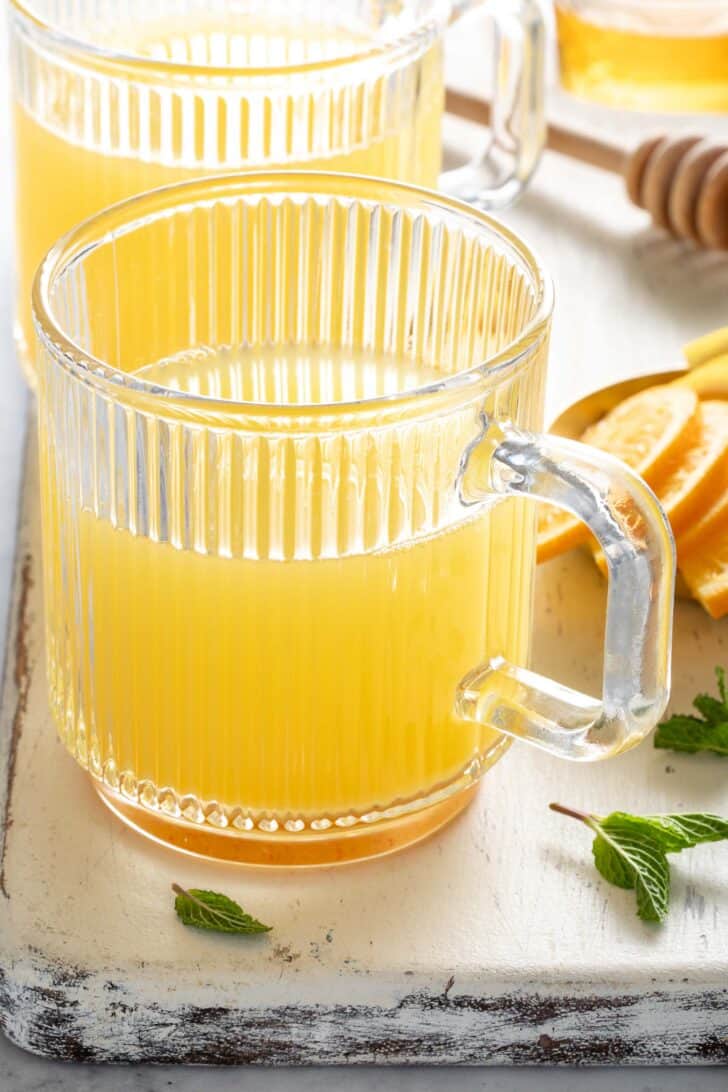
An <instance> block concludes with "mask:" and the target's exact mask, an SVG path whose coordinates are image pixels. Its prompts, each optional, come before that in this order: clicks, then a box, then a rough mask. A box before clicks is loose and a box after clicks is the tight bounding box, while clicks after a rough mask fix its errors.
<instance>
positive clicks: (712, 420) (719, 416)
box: [654, 402, 728, 537]
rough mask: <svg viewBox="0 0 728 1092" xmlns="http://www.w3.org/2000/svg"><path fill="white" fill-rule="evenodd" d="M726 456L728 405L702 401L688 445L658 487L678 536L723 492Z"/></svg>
mask: <svg viewBox="0 0 728 1092" xmlns="http://www.w3.org/2000/svg"><path fill="white" fill-rule="evenodd" d="M726 457H728V402H701V404H700V406H699V407H698V412H697V414H696V417H695V421H694V422H693V424H692V425H691V426H690V438H689V440H688V442H687V444H686V446H685V447H681V448H680V449H679V450H678V451H676V452H675V453H674V454H673V456H672V458H671V459H670V460H669V465H668V466H667V469H666V470H664V471H663V474H662V475H661V476H660V478H659V480H658V481H657V482H656V483H655V486H654V489H655V492H656V493H657V496H658V498H659V500H660V502H661V503H662V507H663V508H664V509H665V512H666V513H667V517H668V519H669V520H670V526H671V527H672V531H673V534H674V535H675V536H676V537H677V536H678V535H679V534H680V532H681V531H682V530H683V529H685V528H687V527H688V526H689V525H690V522H691V521H692V520H693V519H694V518H695V517H697V516H699V515H700V513H701V512H705V510H706V509H707V508H710V507H711V506H712V504H713V503H714V501H715V500H716V498H717V497H718V495H719V494H720V493H722V492H723V487H724V483H725V460H726Z"/></svg>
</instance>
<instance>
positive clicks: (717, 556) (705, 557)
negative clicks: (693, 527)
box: [680, 530, 728, 618]
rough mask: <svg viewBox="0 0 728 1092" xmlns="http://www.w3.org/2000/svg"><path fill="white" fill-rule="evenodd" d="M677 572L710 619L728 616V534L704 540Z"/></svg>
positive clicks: (681, 563) (716, 535) (682, 561)
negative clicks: (680, 574)
mask: <svg viewBox="0 0 728 1092" xmlns="http://www.w3.org/2000/svg"><path fill="white" fill-rule="evenodd" d="M680 572H681V573H682V575H683V578H684V580H685V583H686V584H687V586H688V587H689V588H690V591H691V593H692V595H694V596H695V598H696V599H698V600H699V601H700V602H701V603H702V605H703V606H704V607H705V609H706V610H707V612H708V614H709V615H710V616H711V618H722V617H723V615H724V614H728V535H726V534H725V532H724V531H723V530H719V531H718V532H717V533H715V534H713V535H711V536H710V538H707V539H704V540H703V541H702V542H701V544H700V547H699V548H698V549H696V550H694V551H693V552H692V553H691V554H689V555H688V556H687V557H685V558H683V559H682V560H681V562H680Z"/></svg>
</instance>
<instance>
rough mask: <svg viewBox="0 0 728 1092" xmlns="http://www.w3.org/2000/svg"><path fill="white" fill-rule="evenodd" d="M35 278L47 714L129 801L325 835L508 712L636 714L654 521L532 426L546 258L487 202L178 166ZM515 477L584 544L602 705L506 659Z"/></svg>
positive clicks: (566, 748)
mask: <svg viewBox="0 0 728 1092" xmlns="http://www.w3.org/2000/svg"><path fill="white" fill-rule="evenodd" d="M33 305H34V311H35V320H36V331H37V336H38V342H39V345H38V376H37V380H38V412H39V436H40V476H41V491H42V513H43V543H44V585H45V602H46V626H47V656H48V673H49V682H50V697H51V708H52V710H53V714H54V717H55V720H56V724H57V726H58V730H59V733H60V735H61V736H62V738H63V740H64V742H65V744H66V746H67V747H68V749H69V750H70V752H71V753H72V754H73V755H74V756H75V757H76V759H77V760H78V761H79V762H80V763H81V764H82V765H83V766H84V767H86V768H87V769H88V771H89V772H90V774H91V775H92V777H93V779H94V783H95V785H96V788H97V789H98V791H99V793H100V794H101V796H102V797H103V798H104V800H105V801H106V802H107V803H108V804H109V805H110V806H111V808H112V809H113V810H114V811H115V812H117V813H118V814H119V815H120V816H122V817H123V818H124V819H125V820H126V821H127V822H129V823H130V824H131V825H133V826H135V827H136V828H138V829H139V830H141V831H144V832H145V833H147V834H150V835H152V836H153V837H156V838H158V839H160V840H161V841H163V842H166V843H168V844H170V845H174V846H177V847H180V848H183V849H186V850H189V851H192V852H198V853H202V854H206V855H210V856H216V857H221V858H226V859H232V860H241V861H251V862H256V863H267V864H311V863H319V862H332V861H342V860H350V859H354V858H357V857H364V856H369V855H372V854H376V853H383V852H387V851H389V850H392V849H394V848H397V847H398V846H401V845H406V844H407V843H409V842H412V841H415V840H417V839H419V838H421V837H423V836H424V835H425V834H427V833H428V832H430V831H431V830H434V829H436V828H437V827H438V826H440V825H441V824H442V823H443V822H445V821H446V820H447V819H449V818H450V817H451V816H453V815H454V814H456V813H457V812H458V811H460V809H461V808H462V807H464V806H465V804H466V803H467V802H468V801H469V800H470V799H471V798H472V795H473V792H474V791H475V787H476V785H477V782H478V780H479V779H480V777H481V776H482V774H483V772H484V771H485V770H486V769H487V768H488V767H489V766H490V765H491V764H492V763H493V762H494V761H495V760H496V759H497V758H499V757H500V756H501V755H502V754H503V753H504V750H505V749H506V744H507V742H508V737H509V736H516V737H519V738H525V739H529V740H531V741H532V742H534V743H536V744H537V745H538V746H540V747H542V748H544V749H546V750H548V751H551V752H553V753H556V754H559V755H561V756H563V757H566V758H571V759H574V760H588V759H594V758H603V757H606V756H609V755H611V754H616V753H619V752H620V751H623V750H625V749H627V748H628V747H630V746H632V745H634V744H635V743H636V742H637V741H639V740H640V739H641V738H642V737H643V736H644V735H645V734H646V733H647V731H649V729H650V728H651V726H652V725H653V724H654V722H655V721H656V719H657V718H658V717H659V715H660V713H661V711H662V709H663V707H664V704H665V701H666V696H667V687H668V665H669V653H670V633H671V611H672V595H673V574H674V560H673V548H672V539H671V536H670V532H669V528H668V525H667V523H666V520H665V517H664V514H663V513H662V511H661V509H660V507H659V505H658V503H657V501H656V500H655V498H654V495H653V494H652V493H651V492H650V490H649V489H648V488H647V487H646V486H645V484H644V483H643V482H642V481H641V480H640V479H639V478H637V477H635V476H634V475H633V474H632V473H631V472H630V471H628V470H627V468H626V467H624V466H622V465H621V464H620V463H618V462H617V461H615V460H613V459H611V458H610V457H609V456H607V455H605V454H603V453H601V452H598V451H595V450H592V449H589V448H586V447H583V446H582V445H579V444H574V443H571V442H569V441H566V440H563V439H559V438H556V437H552V436H544V435H540V434H539V433H538V430H539V429H540V427H541V425H542V414H543V392H544V381H545V373H546V355H547V344H548V335H549V329H550V322H551V306H552V296H551V286H550V283H549V280H548V278H547V277H546V275H545V274H544V273H543V271H542V270H541V268H540V267H539V265H538V263H537V261H536V259H535V258H534V257H533V255H532V254H531V253H530V251H529V250H528V248H527V247H526V246H525V245H524V244H523V243H522V242H520V241H519V240H518V239H517V238H516V237H515V236H514V235H512V234H511V233H510V232H509V231H507V230H506V229H505V228H504V227H502V226H500V225H499V224H497V223H496V222H495V221H493V220H491V219H490V218H489V217H487V216H486V215H485V214H484V213H481V212H478V211H476V210H474V209H472V208H471V207H469V206H468V205H465V204H461V203H459V202H457V201H454V200H452V199H449V198H447V197H444V196H439V195H437V194H435V193H431V192H428V191H425V190H419V189H416V188H412V187H408V186H404V185H398V184H395V183H386V182H384V181H381V180H376V179H366V178H361V177H356V176H347V175H343V174H338V175H325V174H316V173H300V174H296V173H293V172H282V173H278V174H276V173H270V174H248V175H246V174H238V175H235V176H229V177H227V178H224V177H223V178H217V179H208V180H198V181H194V182H188V183H184V184H179V185H176V186H172V187H167V188H165V189H162V190H158V191H156V192H152V193H149V194H146V195H143V196H140V197H137V198H134V199H132V200H129V201H127V202H125V203H122V204H120V205H117V206H116V207H114V208H112V209H110V210H108V211H106V212H104V213H102V214H100V215H98V216H97V217H94V218H92V219H90V220H88V221H87V222H85V223H84V224H82V225H81V226H79V227H77V228H76V229H74V230H73V231H72V232H71V233H70V234H69V235H67V236H66V237H65V238H64V239H62V240H61V242H60V243H59V244H58V245H57V246H56V247H55V248H54V249H53V250H52V251H51V253H50V254H49V256H48V258H47V259H46V261H45V262H44V264H43V266H42V268H41V270H40V272H39V275H38V277H37V279H36V282H35V287H34V296H33ZM534 498H540V499H545V500H548V501H551V502H553V503H556V504H560V505H562V506H564V507H567V508H568V509H569V510H571V511H573V512H575V513H576V514H577V515H578V516H579V517H580V518H583V519H585V520H586V521H587V522H588V524H589V526H590V527H591V529H592V531H593V532H594V534H595V535H596V536H597V538H598V539H599V541H600V543H601V544H602V547H603V549H604V552H605V554H606V557H607V561H608V565H609V569H610V583H609V598H608V613H607V622H606V655H605V669H604V686H603V695H602V699H601V700H597V699H594V698H590V697H587V696H585V695H583V694H578V693H575V692H574V691H570V690H567V689H566V688H564V687H562V686H560V685H558V684H557V683H554V682H553V681H550V680H547V679H544V678H541V677H540V676H537V675H535V674H533V673H531V672H530V671H528V670H527V665H528V656H529V643H530V635H531V605H532V588H533V579H534V567H535V549H534V547H535V523H534V517H535V510H536V505H535V504H534V503H532V501H533V499H534ZM69 806H73V805H72V802H69Z"/></svg>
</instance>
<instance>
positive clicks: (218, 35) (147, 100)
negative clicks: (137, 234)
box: [10, 0, 445, 356]
mask: <svg viewBox="0 0 728 1092" xmlns="http://www.w3.org/2000/svg"><path fill="white" fill-rule="evenodd" d="M394 7H395V6H394V5H374V4H369V3H368V2H364V0H335V2H333V0H241V2H237V0H212V2H211V0H204V2H203V0H11V4H10V59H11V65H12V81H13V96H14V103H15V111H14V114H15V136H16V147H15V163H16V201H17V214H16V221H17V249H18V280H17V300H18V309H19V313H18V321H17V324H16V329H17V336H18V341H19V345H20V347H21V352H22V354H23V356H25V354H26V353H27V351H28V345H32V323H31V318H30V289H31V283H32V278H33V275H34V273H35V270H36V268H37V266H38V264H39V263H40V261H41V259H42V257H43V255H44V254H45V252H46V251H47V250H48V248H49V247H50V246H51V245H52V244H53V242H54V241H55V240H56V239H58V238H59V237H60V236H61V235H62V234H63V233H64V232H65V231H68V230H70V228H72V227H73V226H74V225H75V224H77V223H80V222H81V221H82V220H83V219H85V218H86V217H88V216H90V215H92V214H93V213H96V212H98V211H100V210H101V209H103V208H106V207H108V206H109V205H111V204H113V203H114V202H116V201H120V200H122V199H124V198H127V197H130V196H132V195H134V194H138V193H141V192H143V191H146V190H149V189H152V188H153V187H155V186H161V185H166V184H169V183H173V182H176V181H180V180H182V179H185V178H193V177H199V176H201V175H204V174H214V173H223V172H226V171H233V170H243V169H250V170H256V169H261V168H266V169H269V168H270V169H273V168H276V167H277V168H283V167H286V168H287V167H291V168H293V167H296V168H298V169H319V170H321V169H324V170H329V171H348V172H351V173H361V174H369V175H377V176H380V177H383V178H392V179H403V180H405V181H409V182H414V183H418V184H420V185H429V186H434V185H435V182H436V178H437V173H438V171H439V167H440V117H441V113H442V98H443V89H442V50H441V44H440V34H441V31H442V27H443V22H444V19H445V15H444V7H443V4H442V3H440V2H439V0H407V2H406V3H405V4H403V5H397V7H398V8H399V9H400V10H399V11H395V10H393V9H394Z"/></svg>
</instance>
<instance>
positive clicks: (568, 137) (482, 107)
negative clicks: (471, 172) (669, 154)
mask: <svg viewBox="0 0 728 1092" xmlns="http://www.w3.org/2000/svg"><path fill="white" fill-rule="evenodd" d="M445 109H446V110H447V112H448V114H455V115H456V116H457V117H459V118H464V119H465V120H466V121H474V122H477V123H478V124H479V125H488V123H489V122H490V105H489V103H487V102H484V101H483V100H482V99H476V98H473V97H472V96H471V95H464V94H462V92H460V91H451V90H450V89H449V88H448V89H447V90H446V92H445ZM546 147H547V148H550V149H551V150H552V151H553V152H560V153H561V155H568V156H570V157H571V158H572V159H579V160H581V162H582V163H590V164H591V165H592V166H593V167H601V169H602V170H604V171H612V173H613V174H621V173H622V171H623V169H624V162H625V159H626V153H625V151H624V149H623V148H620V147H619V146H618V145H617V144H610V143H609V141H606V140H599V139H597V138H596V137H591V136H587V135H586V133H578V132H576V131H574V130H573V129H565V128H564V127H563V126H562V125H553V124H549V125H548V126H547V129H546Z"/></svg>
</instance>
